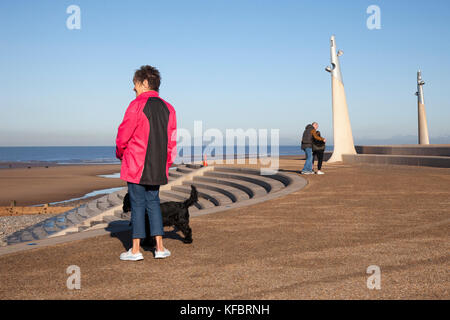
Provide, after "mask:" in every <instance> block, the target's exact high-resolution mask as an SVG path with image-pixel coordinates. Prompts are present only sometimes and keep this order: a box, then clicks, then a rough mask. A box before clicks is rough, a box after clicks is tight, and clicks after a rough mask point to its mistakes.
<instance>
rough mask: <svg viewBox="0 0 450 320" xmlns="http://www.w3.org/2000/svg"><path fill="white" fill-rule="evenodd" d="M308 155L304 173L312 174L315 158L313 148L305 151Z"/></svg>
mask: <svg viewBox="0 0 450 320" xmlns="http://www.w3.org/2000/svg"><path fill="white" fill-rule="evenodd" d="M303 150H304V151H305V154H306V161H305V166H304V167H303V170H302V172H311V171H313V157H312V148H305V149H303Z"/></svg>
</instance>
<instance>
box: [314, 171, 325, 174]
mask: <svg viewBox="0 0 450 320" xmlns="http://www.w3.org/2000/svg"><path fill="white" fill-rule="evenodd" d="M316 174H325V172H322V171H320V170H319V171H317V172H316Z"/></svg>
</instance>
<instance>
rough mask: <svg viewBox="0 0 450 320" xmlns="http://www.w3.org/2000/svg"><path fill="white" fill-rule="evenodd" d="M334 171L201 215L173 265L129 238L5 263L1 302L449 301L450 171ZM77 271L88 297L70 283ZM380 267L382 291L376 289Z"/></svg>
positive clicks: (176, 244) (0, 264) (175, 250)
mask: <svg viewBox="0 0 450 320" xmlns="http://www.w3.org/2000/svg"><path fill="white" fill-rule="evenodd" d="M280 164H281V168H282V170H288V171H298V170H299V169H300V168H301V167H302V165H303V161H301V160H296V157H292V158H291V159H290V160H282V161H281V162H280ZM324 171H325V172H326V174H325V175H324V176H317V175H314V176H306V179H307V180H308V185H307V186H306V187H305V188H304V189H303V190H300V191H298V192H295V193H292V194H289V195H287V196H285V197H282V198H278V199H274V200H270V201H267V202H264V203H260V204H256V205H253V206H248V207H244V208H237V209H232V210H229V211H224V212H220V213H217V214H212V215H206V216H199V217H195V218H192V219H191V227H192V229H193V239H194V242H193V244H191V245H186V244H184V243H182V242H181V241H180V240H179V238H177V237H174V235H173V233H171V232H167V233H166V237H165V240H164V244H165V246H166V247H167V248H168V249H170V250H171V252H172V256H171V257H170V258H168V259H165V260H155V259H153V254H152V253H151V252H150V251H144V252H143V255H144V260H143V261H139V262H127V261H120V260H119V254H120V253H121V252H123V251H125V249H128V246H129V244H130V234H129V233H127V232H125V233H120V234H116V235H114V236H109V235H106V236H98V237H94V238H89V239H84V240H79V241H74V242H72V243H64V244H59V245H55V246H50V247H44V248H36V249H32V250H28V251H25V252H17V253H13V254H8V255H5V256H1V257H0V270H1V272H0V299H6V298H8V299H35V298H38V299H449V298H450V271H449V270H450V255H449V252H450V235H449V225H450V209H449V205H450V202H449V194H450V169H440V168H426V167H407V166H367V165H366V166H359V165H344V164H330V165H328V164H325V166H324ZM168 230H170V229H166V231H168ZM70 265H77V266H79V267H80V268H81V277H82V278H81V290H69V289H67V287H66V281H67V277H68V275H67V274H66V268H67V267H68V266H70ZM371 265H377V266H379V267H380V268H381V290H369V289H368V288H367V279H368V277H369V275H368V274H367V273H366V270H367V268H368V267H369V266H371Z"/></svg>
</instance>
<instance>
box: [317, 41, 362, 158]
mask: <svg viewBox="0 0 450 320" xmlns="http://www.w3.org/2000/svg"><path fill="white" fill-rule="evenodd" d="M330 52H331V67H326V68H325V70H326V71H328V72H330V73H331V89H332V100H333V135H334V151H333V154H332V156H331V158H330V159H329V160H328V162H330V163H331V162H338V161H342V155H343V154H356V150H355V144H354V142H353V135H352V127H351V124H350V118H349V116H348V107H347V99H346V97H345V90H344V82H343V81H342V73H341V67H340V64H339V57H340V56H342V55H343V54H344V52H342V51H341V50H339V51H338V52H337V53H336V39H335V37H334V36H332V37H331V49H330Z"/></svg>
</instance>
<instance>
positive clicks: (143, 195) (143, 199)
mask: <svg viewBox="0 0 450 320" xmlns="http://www.w3.org/2000/svg"><path fill="white" fill-rule="evenodd" d="M128 193H129V195H130V202H131V227H132V238H133V239H143V238H145V237H146V233H145V212H147V214H148V221H149V222H150V235H151V236H162V235H164V229H163V222H162V215H161V208H160V200H159V186H145V185H141V184H136V183H131V182H128Z"/></svg>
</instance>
